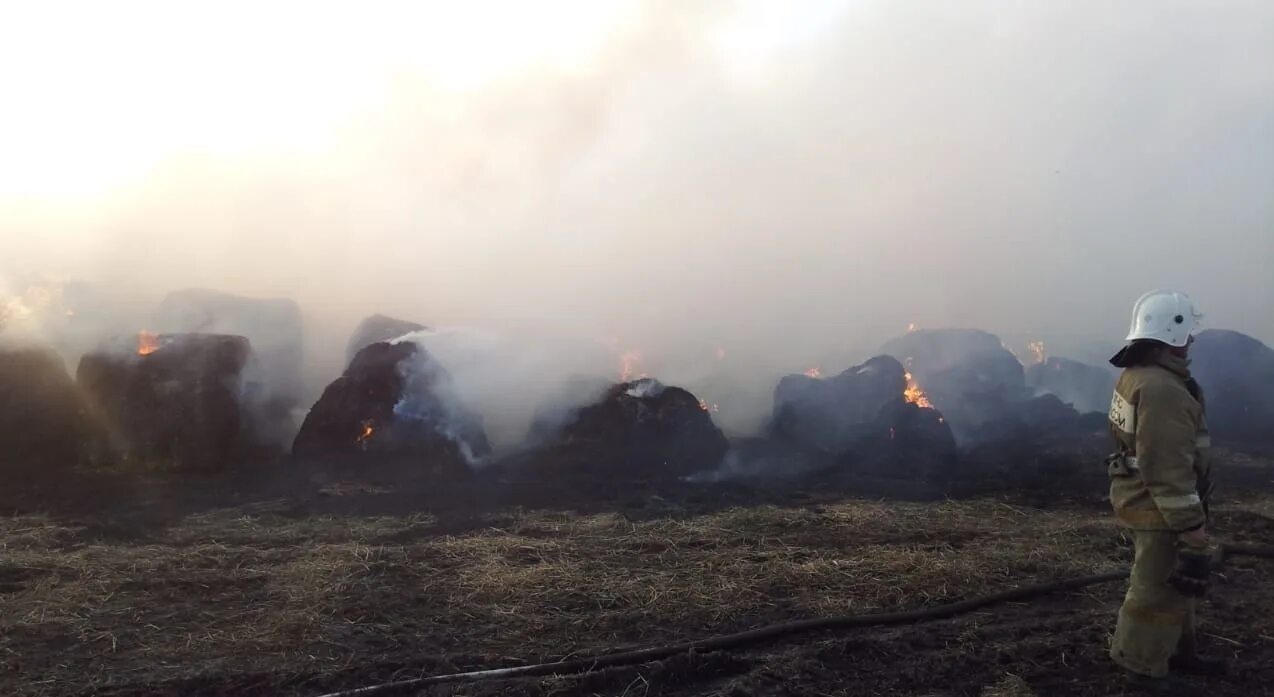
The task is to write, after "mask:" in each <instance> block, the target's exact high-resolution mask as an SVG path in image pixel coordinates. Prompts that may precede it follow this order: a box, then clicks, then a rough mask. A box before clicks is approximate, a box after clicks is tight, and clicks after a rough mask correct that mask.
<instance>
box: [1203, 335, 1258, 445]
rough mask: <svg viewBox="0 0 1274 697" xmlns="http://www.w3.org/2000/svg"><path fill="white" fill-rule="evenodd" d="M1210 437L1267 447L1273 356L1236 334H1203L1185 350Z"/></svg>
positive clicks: (1248, 339)
mask: <svg viewBox="0 0 1274 697" xmlns="http://www.w3.org/2000/svg"><path fill="white" fill-rule="evenodd" d="M1190 358H1191V362H1190V371H1191V373H1192V374H1193V375H1194V377H1195V379H1196V380H1198V381H1199V385H1200V386H1202V388H1203V394H1204V399H1205V400H1206V402H1207V413H1208V427H1209V428H1210V429H1211V431H1212V434H1213V435H1214V436H1218V437H1220V438H1223V439H1233V440H1243V441H1262V440H1264V441H1269V440H1270V439H1271V436H1270V429H1271V427H1272V426H1274V393H1271V391H1270V388H1271V387H1274V350H1271V349H1270V347H1268V346H1266V345H1265V344H1263V343H1261V342H1260V341H1258V340H1256V339H1254V338H1252V337H1250V336H1247V335H1246V334H1240V333H1239V332H1235V331H1229V330H1223V329H1209V330H1207V331H1204V332H1200V333H1199V335H1198V336H1196V337H1195V342H1194V345H1193V346H1192V347H1191V348H1190Z"/></svg>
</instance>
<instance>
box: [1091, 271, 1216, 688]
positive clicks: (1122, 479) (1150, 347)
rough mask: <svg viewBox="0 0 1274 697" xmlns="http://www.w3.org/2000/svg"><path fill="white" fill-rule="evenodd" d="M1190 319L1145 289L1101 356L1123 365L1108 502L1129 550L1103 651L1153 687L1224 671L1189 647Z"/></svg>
mask: <svg viewBox="0 0 1274 697" xmlns="http://www.w3.org/2000/svg"><path fill="white" fill-rule="evenodd" d="M1199 319H1200V315H1199V314H1198V313H1197V312H1196V311H1195V308H1194V304H1193V303H1192V302H1191V301H1190V298H1189V297H1187V296H1186V295H1185V294H1184V293H1179V292H1175V291H1152V292H1150V293H1146V294H1145V295H1143V296H1142V297H1141V299H1139V300H1138V301H1137V303H1136V305H1134V307H1133V317H1132V327H1131V328H1130V330H1129V333H1128V337H1127V341H1128V342H1129V343H1128V344H1127V345H1126V346H1125V347H1124V348H1123V349H1122V350H1120V351H1119V353H1117V354H1115V356H1114V357H1113V358H1111V361H1110V362H1111V363H1112V364H1114V365H1115V366H1117V367H1119V368H1122V369H1123V372H1122V374H1121V375H1120V376H1119V381H1118V383H1117V384H1116V385H1115V393H1114V396H1113V397H1112V399H1111V406H1110V428H1111V432H1112V433H1113V434H1114V438H1115V444H1116V452H1115V453H1114V454H1113V455H1111V456H1110V457H1109V458H1108V459H1107V468H1108V471H1109V474H1110V502H1111V505H1112V506H1113V507H1114V509H1115V517H1116V518H1117V519H1118V521H1119V523H1120V524H1121V525H1123V526H1124V527H1126V528H1128V529H1129V532H1130V534H1131V536H1132V539H1133V546H1134V549H1135V556H1134V560H1133V566H1132V575H1131V577H1130V579H1129V587H1128V592H1127V594H1126V595H1125V596H1124V603H1123V606H1122V607H1121V608H1120V609H1119V619H1118V622H1117V623H1116V626H1115V634H1114V637H1113V640H1112V642H1111V647H1110V656H1111V658H1112V659H1113V660H1114V661H1115V663H1117V664H1119V665H1120V666H1121V667H1123V668H1124V669H1125V671H1126V676H1127V678H1128V681H1129V682H1130V683H1132V684H1133V685H1134V686H1136V687H1138V688H1141V689H1144V690H1148V691H1150V692H1153V693H1157V694H1186V693H1188V692H1189V690H1190V688H1189V685H1188V684H1186V683H1185V682H1183V681H1182V680H1181V678H1180V677H1179V675H1181V674H1193V675H1218V674H1221V673H1223V672H1224V671H1225V665H1224V663H1222V662H1220V661H1216V660H1211V659H1206V658H1204V657H1202V656H1200V655H1198V654H1197V653H1196V652H1195V631H1194V629H1195V628H1194V622H1195V606H1196V604H1197V603H1198V599H1199V598H1200V597H1201V596H1202V595H1203V593H1204V591H1205V590H1206V588H1207V581H1208V573H1209V572H1208V568H1207V565H1208V559H1209V552H1210V549H1209V538H1208V531H1207V523H1208V509H1207V501H1208V496H1209V494H1211V491H1212V485H1211V479H1210V476H1209V475H1210V466H1209V462H1208V446H1209V442H1208V431H1207V424H1206V422H1205V420H1204V408H1203V393H1202V391H1201V390H1200V389H1199V386H1198V384H1197V383H1196V382H1195V381H1194V379H1193V378H1191V377H1190V368H1189V364H1190V362H1189V360H1188V358H1187V354H1188V352H1189V347H1190V344H1191V343H1192V342H1193V340H1194V339H1193V336H1192V332H1193V331H1194V329H1195V326H1196V325H1197V323H1198V320H1199Z"/></svg>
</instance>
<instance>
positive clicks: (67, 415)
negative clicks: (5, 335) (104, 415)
mask: <svg viewBox="0 0 1274 697" xmlns="http://www.w3.org/2000/svg"><path fill="white" fill-rule="evenodd" d="M86 434H87V422H86V415H85V405H84V403H83V401H82V400H81V399H80V396H79V392H78V391H77V390H76V389H75V383H74V382H73V381H72V380H71V376H70V374H69V373H67V371H66V364H65V363H63V361H62V357H61V356H60V355H58V354H57V352H55V351H53V350H52V349H49V348H44V347H30V348H8V349H0V473H3V474H6V475H7V474H29V473H34V472H42V471H48V470H50V469H52V470H61V469H66V468H70V467H72V466H74V465H75V463H76V461H77V460H78V457H79V448H80V445H81V443H82V442H83V439H84V438H85V436H86Z"/></svg>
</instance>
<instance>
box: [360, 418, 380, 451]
mask: <svg viewBox="0 0 1274 697" xmlns="http://www.w3.org/2000/svg"><path fill="white" fill-rule="evenodd" d="M375 432H376V428H375V427H374V426H373V425H372V421H371V419H368V420H367V421H364V422H363V432H362V433H360V434H358V440H357V441H356V442H357V443H361V444H362V445H363V447H367V441H368V440H370V439H371V437H372V434H373V433H375Z"/></svg>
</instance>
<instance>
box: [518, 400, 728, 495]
mask: <svg viewBox="0 0 1274 697" xmlns="http://www.w3.org/2000/svg"><path fill="white" fill-rule="evenodd" d="M592 384H593V383H592V382H591V381H589V380H587V379H581V381H580V383H579V387H580V389H592ZM536 424H537V425H536V426H533V430H537V433H536V438H538V440H539V441H540V442H541V444H542V447H541V448H540V449H539V450H537V451H536V452H535V453H534V454H533V455H532V456H531V457H530V458H529V461H528V462H527V463H525V464H522V465H520V466H519V469H520V470H521V472H520V474H522V475H531V476H548V477H557V476H559V475H561V476H572V475H575V476H579V477H582V478H588V477H592V476H603V477H606V478H611V479H618V480H652V479H675V478H680V477H685V476H689V475H692V474H695V473H697V472H702V471H707V470H713V469H715V468H716V467H717V466H718V465H719V464H720V463H721V459H722V457H723V456H724V455H725V453H726V451H727V450H728V449H729V443H728V442H727V440H726V437H725V435H724V434H723V433H722V432H721V429H719V428H717V426H716V424H714V423H713V422H712V416H711V414H710V412H709V411H708V405H707V404H705V403H703V402H701V401H700V400H699V398H697V397H696V396H695V395H693V394H691V393H690V392H688V391H686V390H684V389H682V388H680V387H673V386H669V385H664V384H662V383H660V382H659V381H658V380H654V379H651V378H642V379H639V380H634V381H631V382H622V383H618V384H613V385H611V386H610V387H609V388H608V389H606V390H605V391H604V392H603V393H602V394H601V397H600V399H597V400H596V401H595V402H594V403H592V404H589V405H588V406H585V407H582V408H580V409H578V410H577V411H575V412H573V413H569V414H565V415H562V414H556V413H554V414H544V415H541V417H539V418H537V419H536Z"/></svg>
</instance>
